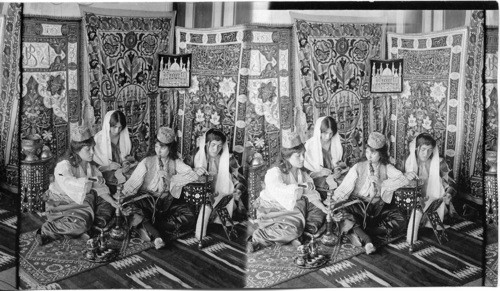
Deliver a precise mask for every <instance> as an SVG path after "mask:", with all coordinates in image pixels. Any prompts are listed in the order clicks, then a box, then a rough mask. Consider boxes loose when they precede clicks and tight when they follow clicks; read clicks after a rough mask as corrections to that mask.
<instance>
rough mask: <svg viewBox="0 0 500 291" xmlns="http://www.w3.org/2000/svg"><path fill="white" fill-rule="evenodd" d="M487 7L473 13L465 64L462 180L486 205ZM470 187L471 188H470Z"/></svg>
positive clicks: (461, 187) (477, 199)
mask: <svg viewBox="0 0 500 291" xmlns="http://www.w3.org/2000/svg"><path fill="white" fill-rule="evenodd" d="M484 16H485V12H484V11H483V10H473V11H472V12H471V17H470V24H469V36H468V38H467V43H468V47H467V65H466V66H465V95H464V97H465V99H464V107H463V108H464V117H465V119H464V145H463V156H462V159H461V165H460V172H459V174H458V175H457V176H458V182H459V186H460V189H466V191H467V193H468V192H470V196H469V198H472V200H473V201H476V202H477V203H479V204H483V196H484V195H483V194H484V193H483V178H484V177H483V176H484V175H483V174H484V169H483V167H484V162H483V155H484V152H483V151H484V132H483V130H484V126H483V125H484V119H483V118H484V117H483V114H484V107H485V106H484V105H485V104H484V99H483V98H484V97H483V93H484V89H485V88H483V72H484V41H485V38H484V22H485V19H484ZM469 190H470V191H469Z"/></svg>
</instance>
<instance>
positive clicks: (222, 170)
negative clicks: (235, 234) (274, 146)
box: [192, 128, 247, 239]
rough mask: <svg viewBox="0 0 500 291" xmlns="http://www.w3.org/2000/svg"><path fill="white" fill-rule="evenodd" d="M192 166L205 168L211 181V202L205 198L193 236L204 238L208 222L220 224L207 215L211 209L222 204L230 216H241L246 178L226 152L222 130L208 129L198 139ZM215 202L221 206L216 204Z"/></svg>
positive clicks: (210, 212)
mask: <svg viewBox="0 0 500 291" xmlns="http://www.w3.org/2000/svg"><path fill="white" fill-rule="evenodd" d="M192 165H193V166H194V168H196V169H203V170H204V171H205V173H206V174H207V175H208V179H209V180H211V181H212V193H213V196H212V199H211V200H212V201H207V204H206V205H205V206H204V208H205V210H204V211H205V216H204V217H203V208H202V209H200V213H199V215H198V221H197V222H196V233H195V235H196V236H195V237H196V238H197V239H200V238H203V237H205V235H206V231H207V226H208V223H209V222H210V221H215V222H218V223H221V222H220V219H218V218H215V216H214V215H211V214H212V209H215V208H218V207H225V208H226V209H227V211H228V213H229V215H230V216H231V217H236V216H237V217H238V218H240V219H242V218H245V215H246V212H247V210H246V205H245V204H244V201H246V198H245V194H246V181H245V179H244V178H243V175H241V174H240V172H239V165H238V163H237V162H236V160H235V159H234V158H233V157H232V155H231V154H230V153H229V146H228V144H227V140H226V136H225V135H224V133H223V132H222V131H220V130H218V129H215V128H212V129H209V130H208V131H207V132H206V133H205V134H204V135H202V136H201V137H200V138H199V142H198V150H197V152H196V154H195V156H194V160H193V163H192ZM230 195H231V196H230ZM226 196H228V197H231V199H230V200H229V201H228V202H227V199H229V198H225V199H224V200H223V198H224V197H226ZM221 200H222V202H221ZM219 202H221V203H224V204H225V205H220V203H219ZM226 202H227V203H226ZM235 206H236V207H235ZM202 230H203V231H202Z"/></svg>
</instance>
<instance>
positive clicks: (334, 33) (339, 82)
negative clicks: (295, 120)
mask: <svg viewBox="0 0 500 291" xmlns="http://www.w3.org/2000/svg"><path fill="white" fill-rule="evenodd" d="M291 15H292V17H293V18H294V26H295V30H296V37H297V38H296V45H297V53H298V67H299V70H300V71H299V73H298V74H299V81H300V90H301V91H300V93H299V95H298V98H297V100H296V103H297V104H299V103H301V104H303V105H302V108H301V110H303V112H304V114H305V119H306V121H305V123H306V124H302V127H304V126H307V128H299V129H298V130H299V131H306V132H307V131H309V136H310V135H311V134H312V128H313V126H314V123H315V121H316V119H317V118H319V117H321V116H327V115H328V116H332V117H333V118H334V119H335V120H336V121H337V124H338V132H339V134H340V138H341V142H342V146H343V149H344V160H345V161H346V162H347V164H348V165H353V164H355V163H356V162H357V161H358V160H359V159H360V158H362V157H363V156H364V155H363V153H364V143H365V141H366V140H367V139H368V135H369V134H370V132H371V131H373V130H374V129H376V128H377V126H375V123H380V120H382V119H383V118H387V117H388V116H374V115H373V113H374V112H375V110H374V102H376V103H378V104H379V105H381V104H380V103H381V102H380V101H381V100H378V101H376V99H377V96H381V95H377V94H372V93H370V74H371V67H370V60H371V59H382V58H383V57H384V55H383V40H384V36H385V25H384V24H379V23H349V22H340V19H335V18H333V17H327V16H321V17H318V18H317V19H311V16H310V15H309V16H308V15H303V14H298V13H291ZM337 20H338V21H337ZM366 21H369V20H366ZM297 90H298V89H297ZM298 92H299V91H298ZM382 103H385V102H382ZM377 106H378V105H377ZM383 106H384V105H382V107H383ZM379 109H381V107H380V106H379ZM379 112H386V111H379ZM376 119H379V121H376ZM302 123H303V122H302ZM378 130H382V129H378Z"/></svg>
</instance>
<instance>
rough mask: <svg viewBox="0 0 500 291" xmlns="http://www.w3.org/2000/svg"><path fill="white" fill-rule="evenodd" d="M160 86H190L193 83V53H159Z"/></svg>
mask: <svg viewBox="0 0 500 291" xmlns="http://www.w3.org/2000/svg"><path fill="white" fill-rule="evenodd" d="M158 61H159V62H160V65H159V67H158V87H163V88H189V86H190V84H191V54H184V55H172V54H158Z"/></svg>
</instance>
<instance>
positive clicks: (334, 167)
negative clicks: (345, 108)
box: [304, 116, 347, 200]
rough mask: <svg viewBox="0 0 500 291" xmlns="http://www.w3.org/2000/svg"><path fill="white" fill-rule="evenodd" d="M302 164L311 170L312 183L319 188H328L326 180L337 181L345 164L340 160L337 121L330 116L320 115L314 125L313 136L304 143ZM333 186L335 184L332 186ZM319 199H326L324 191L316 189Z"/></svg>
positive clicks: (340, 152) (341, 153)
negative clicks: (319, 195) (304, 150)
mask: <svg viewBox="0 0 500 291" xmlns="http://www.w3.org/2000/svg"><path fill="white" fill-rule="evenodd" d="M305 147H306V153H305V162H304V166H305V167H306V168H307V169H308V170H309V171H311V177H312V178H313V180H314V185H315V186H316V187H318V188H320V189H329V188H330V187H329V183H327V180H328V181H330V180H333V181H335V183H332V184H334V185H335V184H336V183H339V182H340V181H339V178H340V176H341V174H342V172H346V171H347V169H346V165H345V164H344V163H343V162H342V161H341V160H342V155H343V149H342V144H341V143H340V136H339V134H338V132H337V122H336V121H335V119H333V118H332V117H330V116H326V117H320V118H318V120H316V124H315V125H314V133H313V136H312V137H311V138H310V139H309V140H307V141H306V144H305ZM333 187H335V186H333ZM318 192H319V193H320V194H321V199H323V200H325V199H326V192H325V191H321V190H319V191H318Z"/></svg>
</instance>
